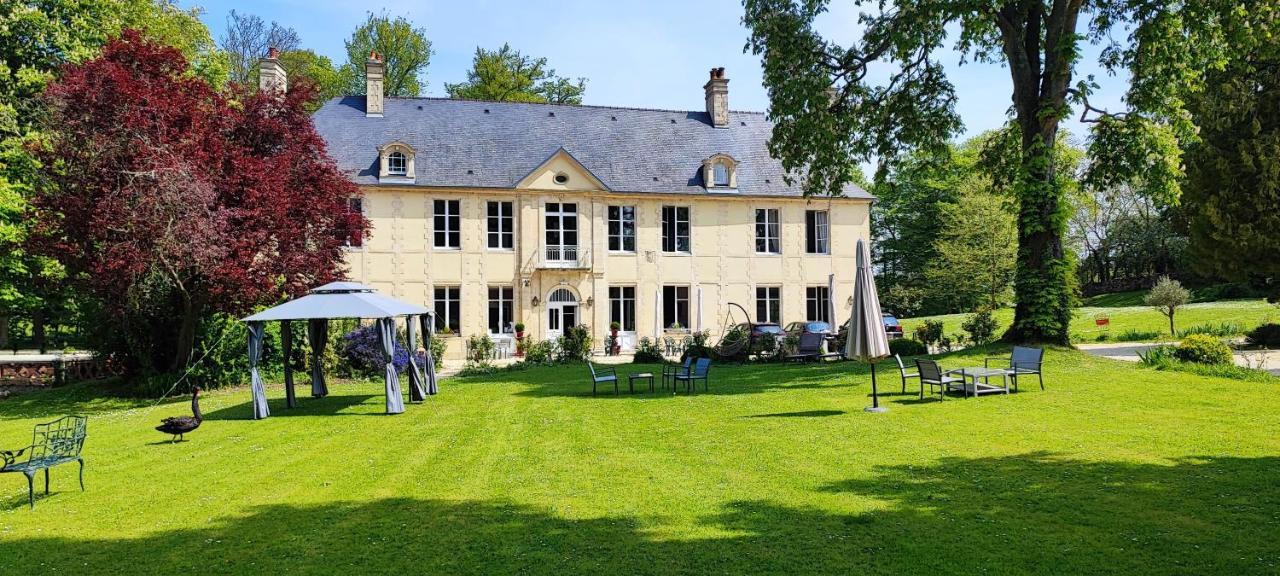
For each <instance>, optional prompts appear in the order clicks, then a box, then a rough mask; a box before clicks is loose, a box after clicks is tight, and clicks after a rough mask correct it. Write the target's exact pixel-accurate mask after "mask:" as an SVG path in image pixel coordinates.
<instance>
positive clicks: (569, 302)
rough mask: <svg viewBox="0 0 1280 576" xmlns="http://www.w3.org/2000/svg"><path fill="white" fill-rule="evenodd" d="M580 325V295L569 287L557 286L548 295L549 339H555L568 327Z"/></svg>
mask: <svg viewBox="0 0 1280 576" xmlns="http://www.w3.org/2000/svg"><path fill="white" fill-rule="evenodd" d="M577 325H578V297H577V296H576V295H575V294H574V293H573V291H572V290H570V289H568V288H563V287H562V288H556V289H555V290H552V291H551V295H550V296H548V297H547V339H548V340H554V339H556V338H559V337H560V336H562V335H563V334H564V331H565V329H566V328H572V327H573V326H577Z"/></svg>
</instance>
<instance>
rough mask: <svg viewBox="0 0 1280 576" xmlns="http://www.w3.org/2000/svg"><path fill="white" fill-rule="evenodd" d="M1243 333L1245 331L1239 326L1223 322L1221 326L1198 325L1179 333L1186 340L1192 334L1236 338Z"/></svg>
mask: <svg viewBox="0 0 1280 576" xmlns="http://www.w3.org/2000/svg"><path fill="white" fill-rule="evenodd" d="M1243 332H1244V330H1241V329H1240V325H1239V324H1235V323H1233V322H1223V323H1221V324H1196V325H1195V326H1192V327H1190V328H1186V329H1184V330H1181V331H1179V332H1178V334H1179V335H1180V336H1182V337H1183V338H1186V337H1187V336H1190V335H1192V334H1207V335H1209V336H1217V337H1219V338H1226V337H1228V336H1235V335H1237V334H1241V333H1243Z"/></svg>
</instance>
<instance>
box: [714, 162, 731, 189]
mask: <svg viewBox="0 0 1280 576" xmlns="http://www.w3.org/2000/svg"><path fill="white" fill-rule="evenodd" d="M711 171H712V172H713V173H714V175H715V185H716V186H728V185H729V165H728V164H725V163H724V162H716V164H715V166H713V167H712V168H711Z"/></svg>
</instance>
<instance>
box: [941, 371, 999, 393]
mask: <svg viewBox="0 0 1280 576" xmlns="http://www.w3.org/2000/svg"><path fill="white" fill-rule="evenodd" d="M948 374H953V375H954V374H960V375H962V376H963V377H964V378H965V379H966V380H967V382H965V384H964V392H965V395H966V396H967V395H969V394H973V395H974V396H979V395H982V394H991V393H1001V392H1003V393H1005V394H1008V393H1009V371H1008V370H1004V369H1002V368H986V367H983V366H971V367H968V368H960V369H958V370H950V371H948ZM996 376H999V377H1000V382H1001V384H1002V386H995V385H993V384H991V379H992V378H995V377H996Z"/></svg>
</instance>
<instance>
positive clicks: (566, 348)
mask: <svg viewBox="0 0 1280 576" xmlns="http://www.w3.org/2000/svg"><path fill="white" fill-rule="evenodd" d="M557 347H558V348H559V351H560V354H559V356H557V358H556V359H557V360H559V361H560V362H582V361H584V360H586V359H587V358H590V357H591V331H590V330H587V327H586V326H583V325H581V324H579V325H577V326H573V327H571V328H569V329H568V330H565V331H564V335H563V336H561V337H560V338H559V340H558V342H557Z"/></svg>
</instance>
